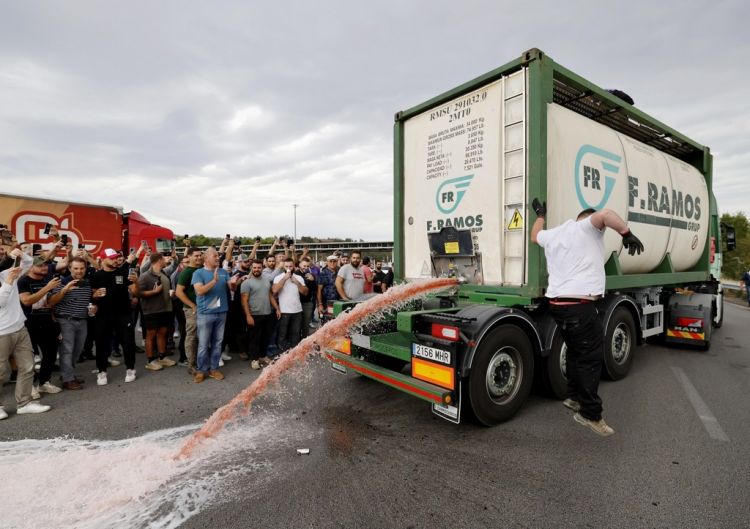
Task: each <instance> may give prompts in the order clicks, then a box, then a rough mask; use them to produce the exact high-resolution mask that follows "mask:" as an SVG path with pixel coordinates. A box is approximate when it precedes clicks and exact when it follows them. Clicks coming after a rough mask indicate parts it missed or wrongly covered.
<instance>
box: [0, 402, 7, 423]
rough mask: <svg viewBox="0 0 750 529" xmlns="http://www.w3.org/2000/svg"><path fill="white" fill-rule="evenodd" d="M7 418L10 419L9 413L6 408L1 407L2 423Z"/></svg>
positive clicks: (0, 418) (0, 419)
mask: <svg viewBox="0 0 750 529" xmlns="http://www.w3.org/2000/svg"><path fill="white" fill-rule="evenodd" d="M7 418H8V412H6V411H5V408H3V407H2V406H0V421H2V420H3V419H7Z"/></svg>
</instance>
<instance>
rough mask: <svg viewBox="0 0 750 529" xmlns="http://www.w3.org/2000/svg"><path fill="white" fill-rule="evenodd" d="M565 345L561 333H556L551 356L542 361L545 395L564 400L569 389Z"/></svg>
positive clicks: (566, 348)
mask: <svg viewBox="0 0 750 529" xmlns="http://www.w3.org/2000/svg"><path fill="white" fill-rule="evenodd" d="M567 350H568V347H567V346H566V345H565V340H563V338H562V335H561V334H560V331H559V330H558V331H555V336H554V338H553V339H552V347H551V349H550V353H549V356H548V357H547V358H544V359H542V369H541V370H540V371H541V375H542V384H543V386H544V390H545V393H546V394H547V395H549V396H550V397H554V398H556V399H560V400H562V399H564V398H565V394H566V393H567V389H568V377H567V376H566V374H565V354H566V352H567Z"/></svg>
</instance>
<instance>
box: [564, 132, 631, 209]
mask: <svg viewBox="0 0 750 529" xmlns="http://www.w3.org/2000/svg"><path fill="white" fill-rule="evenodd" d="M586 155H591V156H586ZM584 158H585V160H584ZM621 161H622V157H621V156H619V155H617V154H614V153H611V152H609V151H605V150H603V149H600V148H599V147H594V146H593V145H583V146H581V148H580V149H578V154H577V155H576V164H575V174H574V175H573V176H574V179H575V183H576V194H577V195H578V202H579V203H580V204H581V207H582V208H583V209H589V208H593V209H596V210H599V209H602V208H603V207H604V206H606V205H607V201H608V200H609V197H610V195H611V194H612V191H613V190H614V189H615V176H616V175H617V173H619V172H620V166H619V163H620V162H621ZM616 164H617V165H616ZM609 174H611V175H613V176H609ZM602 176H604V182H602ZM581 183H583V187H581ZM602 186H603V189H602ZM584 189H589V190H590V191H596V192H598V193H596V196H599V195H600V194H601V197H602V198H601V200H600V201H599V203H598V204H590V203H589V202H588V201H587V200H586V198H585V197H584V196H583V190H584ZM587 194H589V195H590V192H589V193H587Z"/></svg>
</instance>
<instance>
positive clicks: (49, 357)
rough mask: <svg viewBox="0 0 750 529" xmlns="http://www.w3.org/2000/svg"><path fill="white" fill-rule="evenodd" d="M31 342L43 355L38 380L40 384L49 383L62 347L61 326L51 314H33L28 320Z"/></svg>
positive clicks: (27, 325) (27, 327)
mask: <svg viewBox="0 0 750 529" xmlns="http://www.w3.org/2000/svg"><path fill="white" fill-rule="evenodd" d="M26 329H27V330H28V331H29V336H30V337H31V342H32V343H33V344H34V346H35V347H38V348H39V351H40V352H41V353H42V364H41V366H39V374H38V375H37V379H38V382H39V384H40V385H41V384H44V383H45V382H49V380H50V378H52V369H53V368H54V366H55V359H56V358H57V348H58V346H59V345H60V339H59V337H60V326H59V325H57V322H56V321H54V320H53V319H52V316H51V315H49V314H31V315H30V316H29V317H28V319H27V320H26Z"/></svg>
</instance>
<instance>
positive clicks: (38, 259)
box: [34, 255, 47, 266]
mask: <svg viewBox="0 0 750 529" xmlns="http://www.w3.org/2000/svg"><path fill="white" fill-rule="evenodd" d="M43 264H47V259H45V258H44V257H42V256H41V255H37V256H36V257H34V266H41V265H43Z"/></svg>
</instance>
